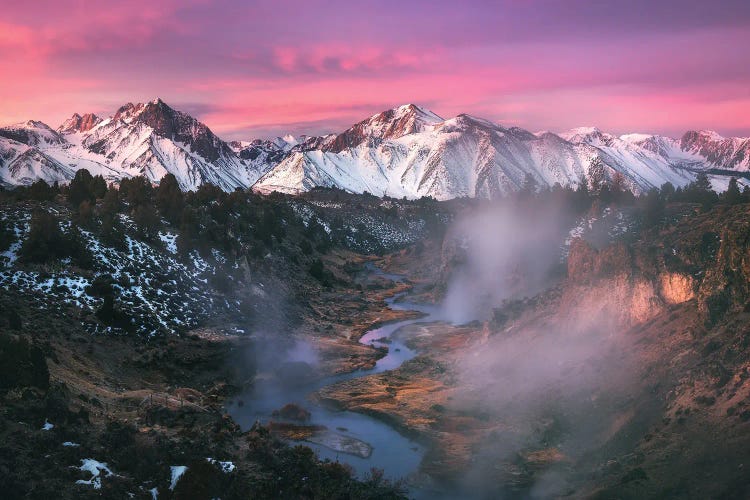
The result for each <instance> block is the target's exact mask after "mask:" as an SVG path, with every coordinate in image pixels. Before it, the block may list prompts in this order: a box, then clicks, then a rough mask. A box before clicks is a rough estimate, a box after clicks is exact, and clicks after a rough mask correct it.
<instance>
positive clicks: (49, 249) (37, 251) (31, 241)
mask: <svg viewBox="0 0 750 500" xmlns="http://www.w3.org/2000/svg"><path fill="white" fill-rule="evenodd" d="M67 247H68V245H67V242H66V241H65V237H64V235H63V233H62V231H61V230H60V225H59V224H58V223H57V219H56V218H55V217H54V216H53V215H52V214H50V213H49V212H46V211H44V210H35V211H34V213H33V214H32V216H31V225H30V229H29V235H28V236H27V237H26V240H24V242H23V245H21V248H20V249H19V251H18V258H19V260H21V261H22V262H29V263H44V262H48V261H50V260H55V259H59V258H62V257H65V255H66V253H67Z"/></svg>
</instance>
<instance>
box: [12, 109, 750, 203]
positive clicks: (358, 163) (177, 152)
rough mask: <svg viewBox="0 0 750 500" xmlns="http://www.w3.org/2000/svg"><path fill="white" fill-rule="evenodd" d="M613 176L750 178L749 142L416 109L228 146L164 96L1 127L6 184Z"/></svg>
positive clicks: (354, 187) (497, 186) (411, 188)
mask: <svg viewBox="0 0 750 500" xmlns="http://www.w3.org/2000/svg"><path fill="white" fill-rule="evenodd" d="M597 158H598V159H599V160H601V162H602V163H603V165H604V170H605V176H606V177H608V178H610V179H611V178H613V177H614V175H615V174H616V173H620V174H622V176H623V178H624V182H625V184H626V185H627V186H628V187H629V188H630V189H632V190H633V191H634V192H636V193H640V192H644V191H646V190H648V189H650V188H652V187H658V186H661V185H662V184H664V183H665V182H671V183H672V184H674V185H675V186H683V185H685V184H687V183H689V182H690V181H691V180H692V179H693V178H694V175H695V172H696V171H700V170H705V171H708V172H710V173H711V174H712V175H713V176H714V178H715V183H714V184H715V185H717V186H721V185H724V184H726V181H725V180H724V179H723V176H726V175H729V174H731V173H733V172H738V173H741V174H747V173H748V171H750V139H746V138H724V137H722V136H720V135H719V134H716V133H715V132H711V131H699V132H692V131H691V132H687V133H686V134H685V135H684V136H683V137H682V138H681V139H679V140H677V139H672V138H668V137H662V136H658V135H651V134H635V133H634V134H625V135H622V136H619V137H617V136H614V135H612V134H608V133H606V132H603V131H601V130H599V129H597V128H596V127H580V128H576V129H572V130H569V131H567V132H563V133H560V134H553V133H551V132H538V133H536V134H532V133H531V132H528V131H526V130H523V129H520V128H518V127H511V128H506V127H503V126H501V125H498V124H495V123H492V122H490V121H488V120H484V119H482V118H478V117H473V116H470V115H458V116H457V117H454V118H450V119H447V120H446V119H443V118H441V117H440V116H438V115H436V114H435V113H433V112H431V111H429V110H427V109H425V108H422V107H420V106H417V105H414V104H406V105H403V106H399V107H396V108H393V109H390V110H386V111H384V112H382V113H378V114H375V115H373V116H371V117H369V118H367V119H365V120H362V121H361V122H359V123H357V124H355V125H353V126H352V127H350V128H349V129H347V130H345V131H344V132H341V133H339V134H330V135H326V136H320V137H307V136H294V135H291V134H289V135H285V136H283V137H277V138H275V139H273V140H254V141H234V142H231V143H226V142H224V141H222V140H221V139H219V138H218V137H217V136H216V135H214V134H213V133H212V132H211V130H210V129H208V127H206V126H205V125H204V124H202V123H200V122H199V121H197V120H195V119H194V118H192V117H190V116H189V115H187V114H185V113H181V112H179V111H177V110H174V109H172V108H170V107H169V106H167V105H166V104H165V103H164V102H163V101H161V100H160V99H155V100H153V101H150V102H148V103H139V104H130V103H129V104H126V105H124V106H122V107H121V108H120V109H118V110H117V111H116V112H115V113H114V115H112V116H111V117H109V118H106V119H101V118H99V117H97V116H96V115H93V114H86V115H83V116H81V115H78V114H74V115H73V116H72V117H71V118H69V119H68V120H66V121H65V123H63V124H62V125H61V126H60V127H59V128H58V130H57V131H54V130H52V129H51V128H50V127H48V126H47V125H45V124H43V123H41V122H35V121H28V122H24V123H21V124H17V125H13V126H10V127H4V128H0V183H1V184H3V185H28V184H30V183H32V182H34V181H35V180H37V179H43V180H45V181H46V182H49V183H52V182H56V181H57V182H67V181H69V180H70V179H71V178H72V177H73V176H74V175H75V171H76V170H77V169H79V168H86V169H88V170H89V171H91V173H92V174H94V175H97V174H100V175H102V176H104V178H105V179H107V181H109V182H117V181H118V180H119V179H122V178H125V177H131V176H135V175H144V176H146V177H147V178H148V179H149V180H151V181H152V182H154V183H156V182H158V181H159V180H160V179H161V177H162V176H163V175H165V174H166V173H172V174H174V175H175V176H176V177H177V180H178V182H179V184H180V186H181V188H182V189H185V190H194V189H197V188H198V187H199V186H200V185H201V184H203V183H212V184H215V185H217V186H219V187H221V188H222V189H224V190H226V191H231V190H234V189H236V188H243V189H244V188H249V187H252V188H253V189H255V190H256V191H258V192H264V193H269V192H272V191H279V192H285V193H300V192H304V191H308V190H310V189H312V188H314V187H316V186H322V187H338V188H341V189H344V190H347V191H351V192H356V193H362V192H370V193H373V194H376V195H379V196H383V195H388V196H394V197H403V196H406V197H409V198H418V197H422V196H432V197H435V198H437V199H450V198H456V197H463V196H468V197H484V198H493V197H497V196H500V195H503V194H505V193H509V192H513V191H516V190H518V189H519V188H520V187H521V186H522V185H523V182H524V179H525V178H526V176H527V175H531V176H532V177H533V178H534V179H535V180H536V181H537V183H538V184H540V185H541V186H552V185H553V184H555V183H560V184H562V185H573V186H576V185H578V184H580V183H581V182H583V181H586V180H587V179H588V177H589V175H590V173H589V168H590V165H591V164H592V162H593V161H595V160H596V159H597Z"/></svg>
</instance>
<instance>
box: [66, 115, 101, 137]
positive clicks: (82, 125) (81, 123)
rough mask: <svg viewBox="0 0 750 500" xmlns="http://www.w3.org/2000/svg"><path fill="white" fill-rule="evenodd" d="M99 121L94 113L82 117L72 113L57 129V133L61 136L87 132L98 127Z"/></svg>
mask: <svg viewBox="0 0 750 500" xmlns="http://www.w3.org/2000/svg"><path fill="white" fill-rule="evenodd" d="M101 121H102V119H101V118H99V117H98V116H96V115H95V114H94V113H86V114H85V115H83V116H81V115H79V114H78V113H73V116H71V117H70V118H68V119H67V120H65V121H64V122H63V124H62V125H60V126H59V127H57V131H58V132H60V133H62V134H69V133H75V132H88V131H89V130H91V129H92V128H94V127H96V126H97V125H99V123H101Z"/></svg>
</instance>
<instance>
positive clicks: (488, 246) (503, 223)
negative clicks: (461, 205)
mask: <svg viewBox="0 0 750 500" xmlns="http://www.w3.org/2000/svg"><path fill="white" fill-rule="evenodd" d="M572 218H573V217H572V214H570V213H569V212H568V211H567V210H565V209H564V207H563V206H562V205H561V204H558V203H542V202H541V201H540V202H539V203H533V204H532V203H522V202H514V201H508V200H506V201H504V202H501V203H496V204H492V205H489V206H485V207H482V208H480V209H478V210H477V211H473V212H471V213H469V214H464V215H463V216H461V217H459V218H458V220H457V221H456V222H455V223H454V224H453V225H452V227H451V228H450V229H449V231H448V232H447V234H446V237H445V240H444V243H443V265H442V267H443V269H442V273H443V274H444V278H443V279H444V280H445V281H447V287H446V292H445V296H444V299H443V303H442V306H443V309H444V314H445V316H446V319H448V320H449V321H451V322H453V323H459V324H460V323H466V322H469V321H473V320H486V319H489V318H490V316H491V314H492V309H493V308H494V307H497V306H498V305H500V304H501V303H502V302H503V301H504V300H506V299H512V298H520V297H524V296H528V295H533V294H535V293H537V292H538V291H540V290H542V289H544V288H546V287H547V286H549V284H550V283H551V282H552V281H553V280H554V279H555V278H556V277H557V276H558V275H559V274H560V273H559V271H560V262H561V259H560V256H561V248H562V244H563V241H564V239H565V235H566V234H567V230H568V229H569V228H568V226H569V225H570V222H571V220H572Z"/></svg>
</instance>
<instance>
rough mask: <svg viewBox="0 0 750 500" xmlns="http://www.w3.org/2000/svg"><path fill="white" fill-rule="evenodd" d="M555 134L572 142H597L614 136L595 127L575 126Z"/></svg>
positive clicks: (602, 141) (606, 140)
mask: <svg viewBox="0 0 750 500" xmlns="http://www.w3.org/2000/svg"><path fill="white" fill-rule="evenodd" d="M557 135H559V136H560V137H562V138H563V139H565V140H566V141H568V142H572V143H573V144H582V143H585V144H594V143H596V144H598V143H606V142H609V141H611V140H612V139H614V136H612V135H610V134H607V133H605V132H602V131H601V130H599V128H597V127H576V128H573V129H570V130H568V131H566V132H562V133H560V134H557Z"/></svg>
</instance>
